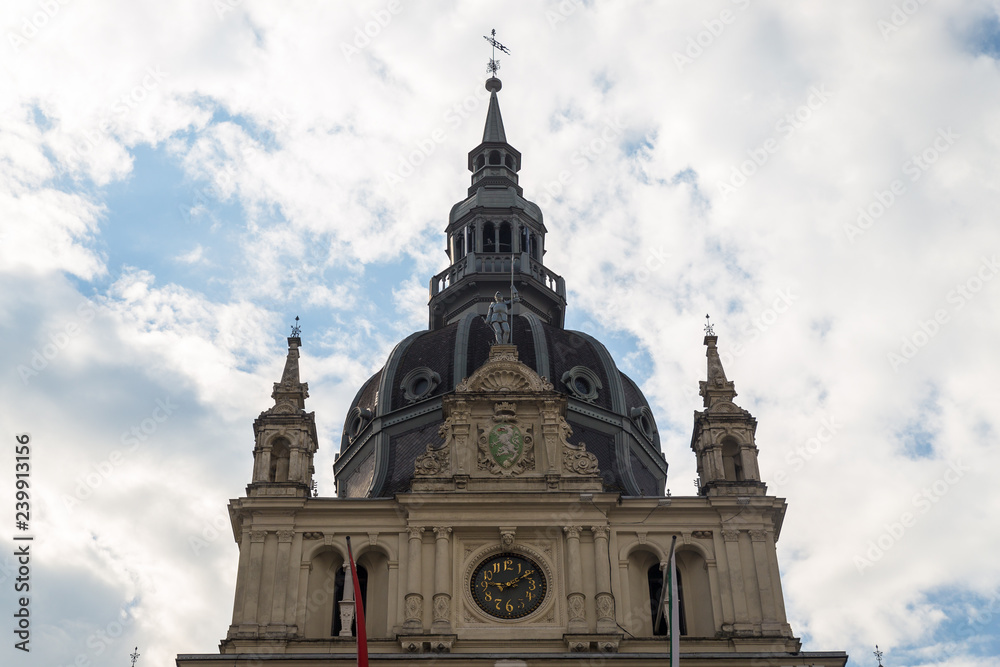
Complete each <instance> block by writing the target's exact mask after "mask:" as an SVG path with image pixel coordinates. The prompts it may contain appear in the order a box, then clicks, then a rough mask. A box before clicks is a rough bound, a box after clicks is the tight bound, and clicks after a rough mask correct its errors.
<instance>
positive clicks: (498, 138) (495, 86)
mask: <svg viewBox="0 0 1000 667" xmlns="http://www.w3.org/2000/svg"><path fill="white" fill-rule="evenodd" d="M502 87H503V84H502V83H501V82H500V79H498V78H496V77H491V78H489V79H487V80H486V90H488V91H490V108H489V111H487V112H486V127H485V128H483V143H484V144H485V143H500V144H505V143H507V135H506V134H504V131H503V118H502V117H501V116H500V101H499V100H498V99H497V92H498V91H499V90H500V89H501V88H502Z"/></svg>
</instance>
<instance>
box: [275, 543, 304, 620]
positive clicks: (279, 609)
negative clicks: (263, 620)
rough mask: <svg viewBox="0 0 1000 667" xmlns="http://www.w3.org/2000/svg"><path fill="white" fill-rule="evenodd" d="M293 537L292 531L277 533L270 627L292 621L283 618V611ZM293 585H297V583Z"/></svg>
mask: <svg viewBox="0 0 1000 667" xmlns="http://www.w3.org/2000/svg"><path fill="white" fill-rule="evenodd" d="M294 537H295V531H294V530H279V531H278V556H277V558H276V560H275V564H274V568H275V569H274V594H273V595H272V596H271V624H272V625H291V624H292V622H293V620H292V619H290V618H289V619H286V618H285V609H286V608H287V605H286V600H287V599H288V582H289V576H288V575H289V571H288V569H289V568H288V563H289V561H290V560H291V553H292V538H294ZM295 583H296V584H298V582H295ZM282 629H284V628H282Z"/></svg>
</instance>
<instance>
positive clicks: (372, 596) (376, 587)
mask: <svg viewBox="0 0 1000 667" xmlns="http://www.w3.org/2000/svg"><path fill="white" fill-rule="evenodd" d="M362 572H364V573H365V575H364V576H365V579H363V580H362V579H361V573H362ZM358 583H360V584H361V599H362V600H364V601H365V628H366V629H367V631H368V636H369V637H383V638H384V637H390V636H391V634H390V630H391V628H390V627H389V616H388V612H387V609H388V603H389V559H388V558H387V557H386V555H385V554H384V553H382V552H380V551H376V550H372V551H366V552H365V553H364V554H362V555H360V556H358ZM369 603H370V604H369Z"/></svg>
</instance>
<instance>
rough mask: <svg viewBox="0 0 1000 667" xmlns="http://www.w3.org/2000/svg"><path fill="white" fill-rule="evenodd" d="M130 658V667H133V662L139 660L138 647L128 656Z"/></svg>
mask: <svg viewBox="0 0 1000 667" xmlns="http://www.w3.org/2000/svg"><path fill="white" fill-rule="evenodd" d="M129 657H130V658H132V667H135V661H136V660H138V659H139V647H138V646H136V647H135V651H134V652H133V653H132V655H130V656H129Z"/></svg>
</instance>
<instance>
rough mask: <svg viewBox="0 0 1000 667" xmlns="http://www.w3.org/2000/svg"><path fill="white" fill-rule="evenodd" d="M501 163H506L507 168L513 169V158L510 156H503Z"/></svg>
mask: <svg viewBox="0 0 1000 667" xmlns="http://www.w3.org/2000/svg"><path fill="white" fill-rule="evenodd" d="M503 163H504V164H505V165H507V168H508V169H510V170H511V171H513V170H514V158H512V157H511V156H509V155H507V156H504V159H503Z"/></svg>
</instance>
